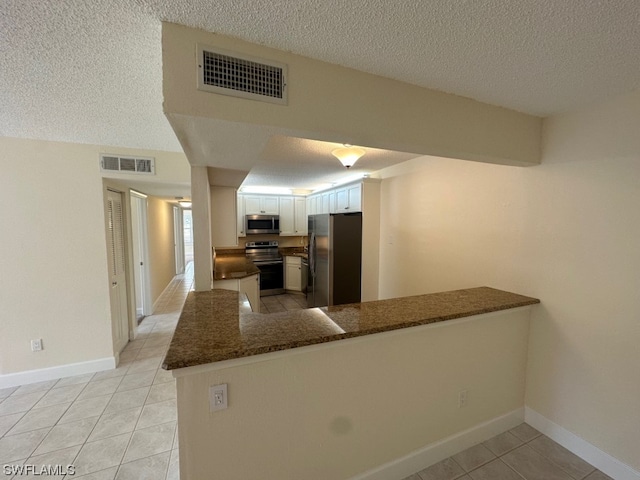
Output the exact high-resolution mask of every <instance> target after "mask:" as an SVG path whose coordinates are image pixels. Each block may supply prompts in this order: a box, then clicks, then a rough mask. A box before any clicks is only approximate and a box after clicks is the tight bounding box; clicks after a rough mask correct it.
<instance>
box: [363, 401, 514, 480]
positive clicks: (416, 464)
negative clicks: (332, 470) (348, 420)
mask: <svg viewBox="0 0 640 480" xmlns="http://www.w3.org/2000/svg"><path fill="white" fill-rule="evenodd" d="M523 421H524V408H518V409H516V410H513V411H511V412H509V413H507V414H505V415H501V416H499V417H496V418H493V419H491V420H488V421H486V422H483V423H480V424H478V425H475V426H474V427H471V428H468V429H467V430H464V431H462V432H459V433H456V434H454V435H451V436H449V437H446V438H443V439H442V440H439V441H437V442H434V443H431V444H429V445H427V446H426V447H423V448H421V449H419V450H416V451H414V452H411V453H410V454H409V455H406V456H404V457H401V458H398V459H396V460H392V461H391V462H388V463H385V464H384V465H380V466H379V467H376V468H374V469H372V470H369V471H367V472H364V473H361V474H359V475H356V476H355V477H352V478H351V480H389V479H390V478H397V479H400V478H405V477H408V476H409V475H411V474H414V473H416V472H419V471H420V470H422V469H424V468H427V467H429V466H431V465H433V464H434V463H438V462H439V461H441V460H444V459H445V458H448V457H450V456H452V455H455V454H456V453H459V452H462V451H463V450H466V449H467V448H469V447H472V446H474V445H476V444H477V443H480V442H484V441H485V440H488V439H490V438H491V437H494V436H496V435H499V434H501V433H503V432H506V431H507V430H509V429H511V428H513V427H516V426H518V425H519V424H521V423H522V422H523Z"/></svg>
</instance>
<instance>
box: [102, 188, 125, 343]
mask: <svg viewBox="0 0 640 480" xmlns="http://www.w3.org/2000/svg"><path fill="white" fill-rule="evenodd" d="M124 232H125V230H124V211H123V202H122V193H120V192H114V191H112V190H108V191H107V249H108V252H107V256H108V259H109V284H110V288H109V296H110V301H111V326H112V333H113V351H114V353H120V352H121V351H122V349H123V348H124V347H125V346H126V345H127V342H129V309H128V305H127V277H126V255H125V235H124Z"/></svg>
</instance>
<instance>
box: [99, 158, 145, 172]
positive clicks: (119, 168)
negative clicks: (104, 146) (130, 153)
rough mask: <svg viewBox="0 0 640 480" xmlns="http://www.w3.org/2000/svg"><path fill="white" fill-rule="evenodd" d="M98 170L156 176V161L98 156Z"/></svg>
mask: <svg viewBox="0 0 640 480" xmlns="http://www.w3.org/2000/svg"><path fill="white" fill-rule="evenodd" d="M100 170H101V171H103V172H120V173H135V174H139V173H141V174H144V175H155V174H156V159H155V158H148V157H120V156H118V155H106V154H102V155H100Z"/></svg>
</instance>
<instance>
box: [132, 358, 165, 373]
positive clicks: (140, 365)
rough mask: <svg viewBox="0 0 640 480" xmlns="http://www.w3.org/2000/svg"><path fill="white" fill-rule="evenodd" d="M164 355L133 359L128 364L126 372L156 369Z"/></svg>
mask: <svg viewBox="0 0 640 480" xmlns="http://www.w3.org/2000/svg"><path fill="white" fill-rule="evenodd" d="M163 358H164V356H156V357H150V358H145V359H143V360H134V361H133V362H131V365H130V366H129V371H128V372H127V373H139V372H144V371H147V370H157V369H158V367H159V366H160V363H161V362H162V359H163Z"/></svg>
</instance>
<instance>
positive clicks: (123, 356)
mask: <svg viewBox="0 0 640 480" xmlns="http://www.w3.org/2000/svg"><path fill="white" fill-rule="evenodd" d="M139 351H140V350H123V351H122V352H120V356H119V359H120V361H121V362H132V361H133V360H135V359H136V357H137V356H138V352H139Z"/></svg>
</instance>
